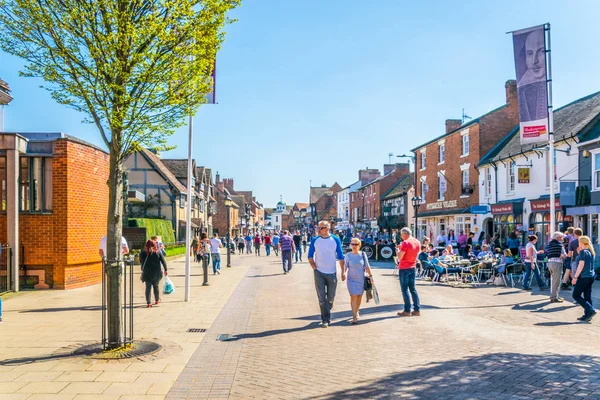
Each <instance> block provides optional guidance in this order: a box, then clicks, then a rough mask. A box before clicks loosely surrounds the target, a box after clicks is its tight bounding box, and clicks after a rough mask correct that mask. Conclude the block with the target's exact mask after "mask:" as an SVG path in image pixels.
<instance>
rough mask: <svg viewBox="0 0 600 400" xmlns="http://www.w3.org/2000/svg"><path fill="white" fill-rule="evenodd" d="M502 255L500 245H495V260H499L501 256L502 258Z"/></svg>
mask: <svg viewBox="0 0 600 400" xmlns="http://www.w3.org/2000/svg"><path fill="white" fill-rule="evenodd" d="M502 255H503V253H502V249H501V248H500V247H496V248H495V249H494V257H495V258H496V259H497V260H499V259H501V258H502Z"/></svg>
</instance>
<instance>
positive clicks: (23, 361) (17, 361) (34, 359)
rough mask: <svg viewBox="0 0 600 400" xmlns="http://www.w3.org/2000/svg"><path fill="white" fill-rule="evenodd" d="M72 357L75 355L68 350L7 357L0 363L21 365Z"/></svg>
mask: <svg viewBox="0 0 600 400" xmlns="http://www.w3.org/2000/svg"><path fill="white" fill-rule="evenodd" d="M72 357H75V356H74V355H73V353H72V352H69V353H60V354H47V355H43V356H35V357H19V358H9V359H7V360H0V365H7V366H15V365H22V364H33V363H37V362H44V361H55V360H61V359H65V358H72Z"/></svg>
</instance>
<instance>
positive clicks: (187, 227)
mask: <svg viewBox="0 0 600 400" xmlns="http://www.w3.org/2000/svg"><path fill="white" fill-rule="evenodd" d="M193 124H194V121H193V117H192V115H191V114H190V116H189V122H188V125H189V130H188V160H187V204H186V214H187V215H186V221H185V301H186V302H188V301H190V291H191V282H190V275H191V257H190V251H191V250H192V249H191V243H190V242H191V234H192V200H193V196H192V190H194V189H193V188H192V136H193V135H192V133H193V131H194V125H193Z"/></svg>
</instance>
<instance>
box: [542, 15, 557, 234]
mask: <svg viewBox="0 0 600 400" xmlns="http://www.w3.org/2000/svg"><path fill="white" fill-rule="evenodd" d="M544 31H545V33H546V40H547V47H546V71H548V77H547V81H546V82H547V85H548V145H549V146H548V149H549V150H548V157H550V160H549V161H550V162H549V165H550V234H552V233H553V232H554V231H555V230H556V206H555V197H556V194H555V192H554V191H555V189H554V171H555V170H556V165H555V157H554V111H553V109H552V62H551V60H552V55H551V54H552V53H551V45H550V23H546V24H544Z"/></svg>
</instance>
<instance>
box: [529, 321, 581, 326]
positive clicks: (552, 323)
mask: <svg viewBox="0 0 600 400" xmlns="http://www.w3.org/2000/svg"><path fill="white" fill-rule="evenodd" d="M579 324H587V322H580V321H575V322H564V321H552V322H538V323H537V324H535V326H564V325H579Z"/></svg>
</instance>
